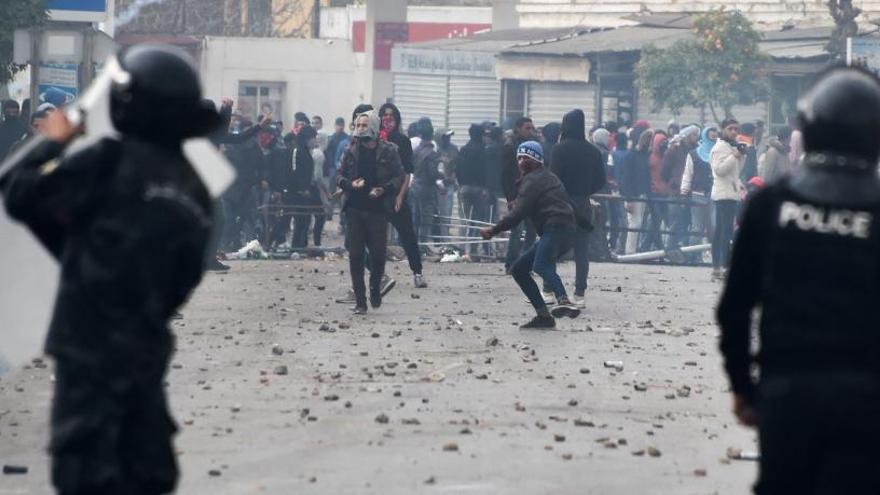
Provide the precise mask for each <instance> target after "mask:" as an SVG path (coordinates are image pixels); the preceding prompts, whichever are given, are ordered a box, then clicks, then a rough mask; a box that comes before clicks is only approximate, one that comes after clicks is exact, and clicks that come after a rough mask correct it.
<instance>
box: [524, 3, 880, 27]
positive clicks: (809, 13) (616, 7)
mask: <svg viewBox="0 0 880 495" xmlns="http://www.w3.org/2000/svg"><path fill="white" fill-rule="evenodd" d="M853 4H855V6H857V7H859V8H861V9H862V11H863V14H862V16H861V17H859V20H860V22H867V21H870V20H874V19H878V18H880V1H878V0H854V1H853ZM719 8H726V9H728V10H733V9H736V10H740V11H742V12H743V13H744V14H745V15H746V16H747V17H748V18H749V19H751V20H752V21H753V22H756V23H758V24H762V25H764V28H766V29H770V28H777V27H781V26H782V25H784V24H791V25H795V26H797V27H799V28H805V27H816V26H823V25H828V24H831V23H833V21H832V19H831V16H830V15H829V12H828V4H827V1H826V0H737V1H734V2H730V1H725V0H700V1H696V2H692V1H682V0H627V1H610V0H519V4H518V5H517V11H518V12H519V17H520V19H519V22H520V26H522V27H563V26H581V25H583V26H592V27H617V26H632V25H634V24H635V22H634V21H632V20H628V19H626V18H627V17H628V16H632V15H642V14H681V13H695V12H706V11H708V10H711V9H719Z"/></svg>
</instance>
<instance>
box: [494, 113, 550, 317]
mask: <svg viewBox="0 0 880 495" xmlns="http://www.w3.org/2000/svg"><path fill="white" fill-rule="evenodd" d="M536 139H538V133H537V131H536V129H535V124H534V123H533V122H532V119H530V118H528V117H520V118H518V119H516V121H515V122H514V123H513V129H511V132H510V135H509V136H507V137H506V138H505V141H504V144H503V145H502V146H501V154H500V159H501V165H500V168H501V188H502V190H503V191H504V196H505V198H507V208H508V210H512V209H513V203H514V201H515V200H516V194H517V191H518V187H517V185H518V181H519V179H520V170H519V168H518V164H517V162H518V160H517V155H516V153H517V149H518V148H519V145H520V144H522V143H524V142H526V141H533V140H536ZM542 154H543V151H542ZM523 231H525V243H523V241H522V235H523ZM534 242H535V227H534V226H533V225H532V224H531V223H529V222H528V221H526V222H525V224H524V225H517V226H516V227H514V228H513V230H511V231H510V242H509V243H508V244H507V256H506V257H505V260H504V268H505V269H506V270H507V271H508V272H509V271H510V267H511V266H513V262H514V261H516V260H517V259H518V258H519V255H520V253H521V252H522V251H523V250H525V249H528V248H529V247H531V246H532V244H533V243H534ZM548 300H549V299H548Z"/></svg>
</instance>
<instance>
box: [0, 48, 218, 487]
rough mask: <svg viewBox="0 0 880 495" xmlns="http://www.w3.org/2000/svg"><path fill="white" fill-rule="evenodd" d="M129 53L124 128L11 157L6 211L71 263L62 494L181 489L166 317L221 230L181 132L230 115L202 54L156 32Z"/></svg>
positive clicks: (61, 352) (121, 107)
mask: <svg viewBox="0 0 880 495" xmlns="http://www.w3.org/2000/svg"><path fill="white" fill-rule="evenodd" d="M118 60H119V65H120V67H121V68H122V70H124V71H125V72H126V73H127V76H128V77H119V78H118V79H117V78H114V80H113V82H112V86H111V91H110V115H111V119H112V121H113V124H114V127H115V128H116V130H117V131H119V134H120V138H119V139H118V140H116V139H103V140H101V141H99V142H97V143H96V144H93V145H91V146H89V147H87V148H86V149H84V150H83V151H81V152H78V153H76V154H73V155H70V156H67V157H64V158H60V157H61V155H62V152H63V151H64V148H65V147H66V144H64V143H60V142H52V141H48V140H46V139H45V138H43V137H38V138H35V139H33V140H32V141H31V142H29V143H27V144H25V145H24V146H23V147H22V148H21V149H20V150H18V151H17V152H16V153H15V154H13V155H12V156H11V157H10V158H9V160H10V163H8V164H5V165H4V166H3V167H0V169H2V170H8V172H6V173H4V175H3V176H2V177H0V192H2V195H3V199H4V203H5V207H6V209H7V211H8V212H9V215H10V216H11V217H12V218H14V219H17V220H19V221H21V222H23V223H25V224H26V225H27V226H28V227H29V228H30V229H31V231H32V232H33V233H34V235H35V236H36V237H37V238H38V239H39V240H40V242H42V244H43V245H44V246H45V247H46V249H47V250H48V251H49V252H50V253H51V254H52V255H53V256H54V257H55V258H56V259H57V260H58V261H59V263H60V264H61V280H60V284H59V289H58V293H57V296H56V301H55V307H54V313H53V315H52V321H51V324H50V327H49V336H48V338H47V341H46V352H47V353H48V354H50V355H51V356H53V357H54V358H55V360H56V370H55V376H56V382H55V399H54V401H53V403H52V417H51V426H52V431H51V438H52V440H51V445H50V451H51V454H52V483H53V484H54V485H55V487H56V488H57V489H58V491H59V492H60V493H61V494H62V495H79V494H83V495H84V494H98V495H104V494H107V495H109V494H137V495H152V494H160V493H168V492H171V491H173V490H174V487H175V485H176V482H177V464H176V461H175V455H174V449H173V446H172V443H171V437H172V435H173V434H174V432H175V430H176V428H175V425H174V422H173V420H172V419H171V415H170V414H169V411H168V404H167V402H166V399H165V391H164V387H163V379H164V375H165V371H166V370H167V366H168V362H169V360H170V359H171V353H172V351H173V349H174V338H173V336H172V333H171V331H170V329H169V328H168V321H169V319H170V318H171V316H172V314H173V313H174V312H175V311H176V309H177V308H178V307H179V306H180V305H182V304H183V303H184V301H185V300H186V298H187V297H188V296H189V294H190V293H191V291H192V290H193V289H194V288H195V287H196V285H198V283H199V281H200V280H201V277H202V269H203V261H204V258H205V255H206V250H207V248H208V245H209V240H210V236H211V227H212V215H213V212H212V207H211V204H212V202H211V199H210V196H209V193H208V191H207V189H206V187H205V185H204V184H203V183H202V181H201V179H200V178H199V176H198V175H197V174H196V172H195V171H194V170H193V168H192V167H191V166H190V164H189V163H188V162H187V160H186V158H185V157H184V156H183V151H182V146H181V143H182V142H183V141H184V140H185V139H187V138H190V137H196V136H205V135H208V134H209V133H210V132H211V131H213V130H214V129H216V128H217V127H218V126H219V124H220V122H221V120H220V116H219V115H218V114H217V112H216V110H215V109H214V108H213V106H212V105H206V104H205V103H203V102H201V90H200V83H199V78H198V73H197V71H196V69H195V66H194V64H193V63H192V61H191V60H190V59H189V57H188V55H186V53H185V52H183V51H182V50H179V49H176V48H172V47H162V46H157V45H136V46H132V47H129V48H126V49H124V50H123V51H122V52H120V54H119V56H118Z"/></svg>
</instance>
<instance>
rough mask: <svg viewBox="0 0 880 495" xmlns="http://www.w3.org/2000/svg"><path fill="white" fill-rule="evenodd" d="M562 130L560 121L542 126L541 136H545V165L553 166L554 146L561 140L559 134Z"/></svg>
mask: <svg viewBox="0 0 880 495" xmlns="http://www.w3.org/2000/svg"><path fill="white" fill-rule="evenodd" d="M561 132H562V125H561V124H560V123H559V122H550V123H549V124H546V125H545V126H544V127H542V128H541V137H542V138H543V144H542V146H543V147H544V160H545V161H546V163H544V166H545V167H547V168H550V167H552V166H553V163H552V160H553V148H554V147H555V146H556V143H558V142H559V135H560V134H561Z"/></svg>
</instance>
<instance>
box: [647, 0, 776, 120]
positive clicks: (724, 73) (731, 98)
mask: <svg viewBox="0 0 880 495" xmlns="http://www.w3.org/2000/svg"><path fill="white" fill-rule="evenodd" d="M760 39H761V34H760V33H759V32H758V31H757V30H755V28H754V27H753V26H752V24H751V22H749V20H748V19H746V17H745V16H743V15H742V14H741V13H740V12H728V11H725V10H724V9H719V10H713V11H710V12H708V13H706V14H702V15H699V16H697V17H696V18H695V19H694V36H693V38H690V39H684V40H679V41H677V42H675V43H674V44H673V45H672V46H671V47H669V48H667V49H658V48H656V47H653V46H649V47H647V48H646V49H644V50H643V51H642V56H641V60H640V61H639V63H638V65H637V66H636V74H637V76H638V79H639V84H640V86H641V91H642V93H643V94H644V95H646V96H648V97H649V98H651V100H652V101H653V102H654V107H655V108H654V109H655V110H659V109H661V108H664V107H666V108H669V109H670V110H671V111H672V113H674V114H678V113H679V112H680V111H681V109H682V108H683V107H685V106H688V105H692V106H695V107H697V108H702V109H705V108H708V109H709V110H710V111H711V112H712V117H713V118H714V119H715V121H716V122H718V121H720V120H721V118H719V117H732V116H733V114H732V112H733V107H734V105H750V104H753V103H755V102H756V101H759V100H761V99H762V98H763V95H764V94H766V89H767V86H768V84H767V80H766V78H765V77H764V74H763V69H764V66H765V64H766V61H767V57H766V56H765V55H763V54H762V53H761V52H760V50H759V47H758V42H759V41H760ZM719 112H723V113H722V114H721V115H719Z"/></svg>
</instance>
